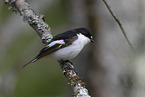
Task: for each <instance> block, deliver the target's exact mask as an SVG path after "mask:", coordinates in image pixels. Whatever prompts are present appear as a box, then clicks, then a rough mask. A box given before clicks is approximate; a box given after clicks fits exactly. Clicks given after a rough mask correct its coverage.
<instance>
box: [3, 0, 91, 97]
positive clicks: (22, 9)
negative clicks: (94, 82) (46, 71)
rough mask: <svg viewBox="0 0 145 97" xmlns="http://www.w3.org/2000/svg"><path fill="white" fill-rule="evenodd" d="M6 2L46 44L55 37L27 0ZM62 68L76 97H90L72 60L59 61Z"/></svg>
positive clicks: (9, 0)
mask: <svg viewBox="0 0 145 97" xmlns="http://www.w3.org/2000/svg"><path fill="white" fill-rule="evenodd" d="M4 2H5V3H6V4H7V5H9V6H10V7H9V8H10V9H13V10H14V11H16V12H19V13H20V15H21V16H22V17H23V20H24V21H26V22H27V23H28V24H29V25H30V26H31V27H32V28H33V29H34V30H35V31H36V32H37V33H38V35H39V36H40V37H41V39H42V42H43V43H44V44H46V45H47V44H48V42H49V41H50V40H51V39H52V38H53V37H52V35H51V31H50V27H49V25H48V24H46V23H45V22H44V21H43V16H42V15H41V16H39V15H37V14H36V13H35V12H34V11H33V10H32V9H31V8H30V6H29V4H28V3H26V2H25V0H4ZM59 63H60V66H61V69H62V71H63V73H64V75H65V77H66V78H67V80H68V84H70V85H71V86H72V88H73V91H74V96H75V97H90V96H89V95H88V90H87V89H86V88H85V86H84V82H82V81H81V79H80V78H79V76H78V75H77V74H76V72H75V70H74V67H73V65H72V63H71V62H70V61H68V62H64V61H59Z"/></svg>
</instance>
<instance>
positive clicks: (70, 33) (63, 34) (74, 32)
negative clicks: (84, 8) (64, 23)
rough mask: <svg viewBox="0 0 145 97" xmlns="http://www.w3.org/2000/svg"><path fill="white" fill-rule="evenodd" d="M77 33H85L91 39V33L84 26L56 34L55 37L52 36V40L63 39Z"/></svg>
mask: <svg viewBox="0 0 145 97" xmlns="http://www.w3.org/2000/svg"><path fill="white" fill-rule="evenodd" d="M78 33H81V34H83V35H85V36H86V37H88V38H90V39H91V36H92V33H91V32H90V31H89V30H88V29H86V28H77V29H74V30H69V31H66V32H64V33H61V34H58V35H56V36H55V37H53V38H52V41H54V40H61V39H63V40H65V39H71V38H72V37H73V36H76V35H77V34H78Z"/></svg>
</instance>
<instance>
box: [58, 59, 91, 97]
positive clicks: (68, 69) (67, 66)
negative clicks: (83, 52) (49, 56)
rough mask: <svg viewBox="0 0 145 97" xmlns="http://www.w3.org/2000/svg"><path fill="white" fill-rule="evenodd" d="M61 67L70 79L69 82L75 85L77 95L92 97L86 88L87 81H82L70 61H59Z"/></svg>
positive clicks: (76, 96)
mask: <svg viewBox="0 0 145 97" xmlns="http://www.w3.org/2000/svg"><path fill="white" fill-rule="evenodd" d="M59 63H60V66H61V69H62V71H63V73H64V75H65V77H66V78H67V80H68V84H70V85H71V86H72V87H73V90H74V96H75V97H91V96H90V95H89V94H88V90H87V89H86V88H85V86H84V85H85V83H84V82H82V81H81V79H80V78H79V76H78V75H77V73H76V72H75V70H74V66H73V65H72V63H71V62H70V61H67V62H64V61H59Z"/></svg>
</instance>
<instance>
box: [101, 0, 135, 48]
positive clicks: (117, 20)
mask: <svg viewBox="0 0 145 97" xmlns="http://www.w3.org/2000/svg"><path fill="white" fill-rule="evenodd" d="M103 2H104V3H105V5H106V7H107V8H108V10H109V12H110V14H111V15H112V16H113V18H114V19H115V21H116V22H117V23H118V25H119V27H120V29H121V31H122V33H123V35H124V37H125V39H126V40H127V43H128V44H129V45H130V47H131V48H132V50H133V51H135V49H134V48H133V46H132V44H131V42H130V41H129V39H128V37H127V35H126V32H125V30H124V28H123V26H122V24H121V22H120V20H119V19H118V18H117V17H116V16H115V14H114V13H113V11H112V10H111V7H110V6H109V4H108V3H107V1H106V0H103Z"/></svg>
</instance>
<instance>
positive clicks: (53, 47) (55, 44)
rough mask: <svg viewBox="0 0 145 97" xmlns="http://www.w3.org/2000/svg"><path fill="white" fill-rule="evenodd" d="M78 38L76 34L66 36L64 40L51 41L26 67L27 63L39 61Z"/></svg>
mask: <svg viewBox="0 0 145 97" xmlns="http://www.w3.org/2000/svg"><path fill="white" fill-rule="evenodd" d="M76 39H77V36H74V37H72V38H66V39H64V40H55V41H50V43H49V44H48V45H47V46H45V47H44V48H43V49H42V50H41V51H40V53H39V54H38V55H37V56H36V57H35V58H34V59H32V60H31V61H30V62H28V63H26V64H25V65H24V66H23V67H25V66H26V65H28V64H30V63H33V62H35V61H37V60H38V59H40V58H42V57H44V56H46V55H49V54H51V53H53V52H55V51H57V50H59V49H61V48H64V47H66V46H68V45H70V44H72V42H74V41H75V40H76Z"/></svg>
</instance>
